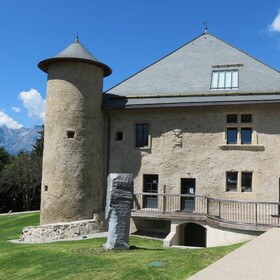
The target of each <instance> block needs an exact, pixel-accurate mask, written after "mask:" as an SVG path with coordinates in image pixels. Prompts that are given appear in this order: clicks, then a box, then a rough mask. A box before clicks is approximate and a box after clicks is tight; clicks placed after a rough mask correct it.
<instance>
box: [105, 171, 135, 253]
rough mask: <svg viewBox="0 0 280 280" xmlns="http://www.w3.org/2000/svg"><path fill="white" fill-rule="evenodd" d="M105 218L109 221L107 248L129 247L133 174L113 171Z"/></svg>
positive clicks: (109, 180)
mask: <svg viewBox="0 0 280 280" xmlns="http://www.w3.org/2000/svg"><path fill="white" fill-rule="evenodd" d="M107 185H108V188H107V202H106V210H105V211H106V212H105V215H106V216H105V218H106V219H107V221H108V223H109V229H108V238H107V242H106V243H105V244H104V245H103V246H104V248H105V249H107V250H123V249H129V228H130V216H131V206H132V193H133V179H132V174H127V173H112V174H110V175H109V176H108V179H107Z"/></svg>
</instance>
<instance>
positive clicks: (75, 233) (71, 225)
mask: <svg viewBox="0 0 280 280" xmlns="http://www.w3.org/2000/svg"><path fill="white" fill-rule="evenodd" d="M105 230H106V227H105V225H104V224H102V223H101V224H100V223H99V222H98V221H96V220H82V221H76V222H68V223H56V224H48V225H41V226H28V227H25V228H23V230H22V233H21V236H20V238H19V241H24V242H31V243H37V242H38V243H40V242H51V241H58V240H64V239H65V240H67V239H70V238H74V237H79V236H86V235H87V234H92V233H97V232H102V231H105Z"/></svg>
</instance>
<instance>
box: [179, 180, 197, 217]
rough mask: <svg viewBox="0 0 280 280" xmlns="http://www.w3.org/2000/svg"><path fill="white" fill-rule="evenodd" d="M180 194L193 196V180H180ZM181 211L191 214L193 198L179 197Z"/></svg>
mask: <svg viewBox="0 0 280 280" xmlns="http://www.w3.org/2000/svg"><path fill="white" fill-rule="evenodd" d="M181 194H187V195H195V178H181ZM181 210H182V211H189V212H193V211H194V210H195V197H181Z"/></svg>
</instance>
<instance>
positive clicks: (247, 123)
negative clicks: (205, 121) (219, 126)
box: [226, 114, 253, 145]
mask: <svg viewBox="0 0 280 280" xmlns="http://www.w3.org/2000/svg"><path fill="white" fill-rule="evenodd" d="M226 123H227V128H226V141H227V144H228V145H230V144H242V145H246V144H252V133H253V130H252V114H228V115H227V116H226Z"/></svg>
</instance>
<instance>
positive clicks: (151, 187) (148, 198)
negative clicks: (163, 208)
mask: <svg viewBox="0 0 280 280" xmlns="http://www.w3.org/2000/svg"><path fill="white" fill-rule="evenodd" d="M143 182H144V186H143V190H144V192H147V193H151V194H150V195H144V196H143V208H157V204H158V198H157V196H156V195H153V193H154V194H155V193H157V192H158V175H150V174H144V178H143Z"/></svg>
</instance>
